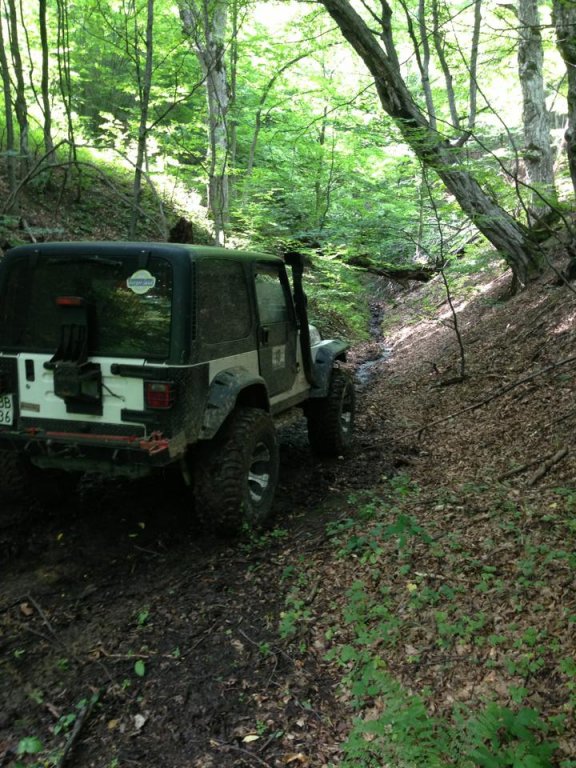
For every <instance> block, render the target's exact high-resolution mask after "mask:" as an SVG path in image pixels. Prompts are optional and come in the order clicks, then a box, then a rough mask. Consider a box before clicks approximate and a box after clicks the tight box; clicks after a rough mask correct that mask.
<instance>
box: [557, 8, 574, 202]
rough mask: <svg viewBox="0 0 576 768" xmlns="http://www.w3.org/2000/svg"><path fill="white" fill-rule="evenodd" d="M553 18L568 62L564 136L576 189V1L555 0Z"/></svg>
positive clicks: (565, 60) (560, 46) (562, 51)
mask: <svg viewBox="0 0 576 768" xmlns="http://www.w3.org/2000/svg"><path fill="white" fill-rule="evenodd" d="M553 20H554V26H555V27H556V40H557V43H558V49H559V51H560V53H561V55H562V58H563V59H564V62H565V63H566V71H567V77H568V127H567V129H566V133H565V134H564V137H565V139H566V154H567V155H568V165H569V168H570V176H571V178H572V185H573V186H574V190H575V191H576V3H574V2H572V0H554V2H553Z"/></svg>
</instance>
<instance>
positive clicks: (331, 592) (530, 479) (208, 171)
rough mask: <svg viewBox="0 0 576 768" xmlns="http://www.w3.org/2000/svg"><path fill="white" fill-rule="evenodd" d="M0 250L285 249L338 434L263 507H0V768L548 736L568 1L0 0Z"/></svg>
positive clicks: (342, 760) (104, 500)
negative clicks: (226, 522) (345, 452)
mask: <svg viewBox="0 0 576 768" xmlns="http://www.w3.org/2000/svg"><path fill="white" fill-rule="evenodd" d="M1 10H2V13H1V17H0V71H1V73H2V85H3V94H2V99H1V100H0V130H1V133H0V249H1V251H0V253H2V254H3V253H4V252H6V251H7V250H8V249H9V248H10V247H12V246H14V245H17V244H21V243H29V242H33V243H34V242H42V241H51V240H126V241H151V240H153V241H172V242H174V241H176V242H187V243H193V244H207V245H220V246H225V247H230V248H240V249H249V250H255V251H262V252H266V253H272V254H276V255H279V256H286V255H287V254H290V253H293V252H296V253H299V254H303V256H304V257H305V260H306V264H307V269H306V290H307V293H308V298H309V311H310V314H311V316H312V319H313V321H314V323H315V325H317V326H318V327H319V329H320V331H321V332H322V333H323V334H332V335H340V336H345V337H347V338H348V339H349V340H350V343H351V351H350V354H349V358H348V363H347V365H348V367H349V368H350V372H351V374H352V375H353V376H354V378H355V381H356V387H357V399H358V406H357V407H358V414H357V425H356V437H355V447H354V450H353V452H352V455H350V456H349V457H343V458H338V459H335V460H333V461H332V462H324V463H322V462H319V461H317V460H316V459H314V458H311V457H310V455H309V453H308V449H307V447H306V444H305V442H303V441H302V438H301V429H300V428H299V426H298V425H295V426H289V427H287V428H286V434H285V435H284V437H283V439H282V440H283V441H282V446H281V456H282V474H281V479H280V492H279V497H278V500H277V502H276V511H275V516H274V525H273V526H272V527H270V528H269V529H266V530H264V531H259V532H256V531H255V532H251V533H249V534H247V535H246V537H244V539H242V540H240V541H237V542H226V541H218V540H214V539H212V538H210V537H209V536H208V537H207V536H204V535H203V534H202V532H201V531H199V530H198V529H197V528H195V527H194V521H193V520H191V519H189V516H188V515H187V514H182V510H183V509H185V508H186V505H187V502H186V500H185V499H184V498H183V497H182V494H181V491H180V490H178V489H175V488H167V487H166V486H165V485H164V484H162V483H159V484H154V483H147V482H145V481H142V482H139V483H136V482H134V483H128V482H124V481H118V482H114V483H108V484H106V483H104V482H103V481H101V480H100V479H98V478H88V479H87V481H86V482H84V483H83V485H82V486H81V487H80V489H79V491H78V494H77V495H76V497H75V499H73V500H71V501H70V502H67V503H66V504H64V505H62V507H61V508H58V509H49V510H47V509H43V508H41V507H40V506H38V505H37V504H33V503H31V504H29V505H27V506H24V507H10V508H8V507H4V508H2V509H0V585H1V586H0V765H5V766H10V768H24V766H33V767H34V768H40V766H42V767H43V768H62V767H63V766H65V765H66V766H72V765H77V766H97V767H98V768H129V767H130V766H133V765H140V766H145V767H146V768H152V766H154V768H157V767H158V766H170V767H172V766H173V767H174V768H179V767H180V766H181V767H182V768H184V767H186V768H210V767H211V766H214V767H215V768H216V766H218V768H239V767H241V766H245V767H246V768H256V767H257V766H264V768H272V767H274V768H276V767H280V766H292V767H293V768H337V767H341V768H369V767H371V766H373V767H374V768H384V767H385V766H390V767H392V766H394V768H418V767H419V766H422V768H430V767H432V768H433V767H437V768H448V766H455V767H456V768H476V767H478V768H506V767H507V766H513V767H514V768H556V767H558V768H573V767H574V766H576V736H575V734H576V714H575V707H576V641H575V639H574V625H575V623H576V602H575V599H574V586H575V584H574V570H575V567H576V547H575V546H574V533H575V531H576V516H575V515H576V490H575V486H574V482H575V473H576V456H575V455H573V454H574V426H575V425H574V421H575V420H576V411H575V409H574V401H573V395H574V386H575V384H576V379H575V374H574V364H575V362H576V345H575V343H574V317H575V309H574V307H575V305H574V283H573V280H574V278H576V216H575V213H576V211H575V204H574V195H575V191H576V3H575V2H574V0H513V1H512V2H498V1H497V0H450V1H449V0H379V2H373V1H372V0H353V2H350V1H349V0H269V1H267V2H257V1H256V0H172V1H171V2H167V0H74V1H73V2H71V1H69V0H38V2H37V3H36V2H35V3H33V2H27V0H1Z"/></svg>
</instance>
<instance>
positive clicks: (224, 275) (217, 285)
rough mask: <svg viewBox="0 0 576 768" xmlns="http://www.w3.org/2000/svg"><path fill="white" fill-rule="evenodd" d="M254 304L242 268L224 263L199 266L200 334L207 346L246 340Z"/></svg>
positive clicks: (232, 262) (214, 262)
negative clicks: (251, 307) (251, 309)
mask: <svg viewBox="0 0 576 768" xmlns="http://www.w3.org/2000/svg"><path fill="white" fill-rule="evenodd" d="M250 326H251V320H250V301H249V298H248V290H247V286H246V279H245V276H244V270H243V268H242V264H240V263H238V262H236V261H227V260H225V259H220V260H216V261H201V262H199V264H198V331H199V337H200V340H201V341H203V342H204V343H206V344H218V343H220V342H225V341H236V340H238V339H244V338H245V337H246V336H248V335H249V333H250Z"/></svg>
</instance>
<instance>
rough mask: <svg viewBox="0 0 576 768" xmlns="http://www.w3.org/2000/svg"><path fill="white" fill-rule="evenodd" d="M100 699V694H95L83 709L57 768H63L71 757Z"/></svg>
mask: <svg viewBox="0 0 576 768" xmlns="http://www.w3.org/2000/svg"><path fill="white" fill-rule="evenodd" d="M99 698H100V696H99V694H97V693H95V694H93V695H92V696H91V697H90V700H89V701H88V702H87V703H86V706H85V707H83V708H82V711H81V712H80V714H79V715H78V717H77V718H76V721H75V723H74V728H73V729H72V732H71V733H70V736H69V737H68V740H67V741H66V744H65V746H64V749H63V750H62V754H61V755H60V759H59V760H58V762H57V763H56V768H63V766H64V763H65V762H66V760H67V758H68V756H69V755H70V752H71V751H72V749H73V748H74V746H75V745H76V743H77V742H78V739H79V738H80V733H81V731H82V728H84V726H85V725H86V722H87V720H88V718H89V717H90V715H91V714H92V710H93V709H94V706H95V704H96V703H97V702H98V700H99Z"/></svg>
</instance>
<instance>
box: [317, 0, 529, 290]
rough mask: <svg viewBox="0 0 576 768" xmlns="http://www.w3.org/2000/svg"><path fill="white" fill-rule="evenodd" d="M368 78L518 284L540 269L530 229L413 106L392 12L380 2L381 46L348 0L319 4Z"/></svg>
mask: <svg viewBox="0 0 576 768" xmlns="http://www.w3.org/2000/svg"><path fill="white" fill-rule="evenodd" d="M320 2H321V3H322V4H323V5H324V6H325V8H326V9H327V11H328V12H329V14H330V15H331V16H332V18H333V19H334V20H335V21H336V23H337V24H338V26H339V28H340V31H341V32H342V34H343V36H344V37H345V38H346V40H348V42H349V43H350V44H351V45H352V47H353V48H354V49H355V51H356V52H357V53H358V55H359V56H360V57H361V59H362V60H363V61H364V64H365V65H366V67H367V68H368V70H369V71H370V73H371V74H372V76H373V78H374V83H375V86H376V91H377V93H378V97H379V99H380V103H381V104H382V107H383V109H384V110H385V111H386V112H387V113H388V114H389V115H390V116H391V117H392V119H393V120H394V121H395V123H396V125H397V126H398V128H399V130H400V132H401V134H402V135H403V137H404V139H405V141H406V143H407V144H408V145H409V146H410V147H411V148H412V150H413V151H414V153H415V154H416V155H417V156H418V158H419V159H420V160H421V161H422V162H423V163H424V165H425V166H426V167H427V168H430V169H432V170H434V171H435V172H436V174H437V175H438V176H439V178H440V179H441V180H442V181H443V183H444V185H445V186H446V188H447V189H448V190H449V191H450V192H451V193H452V194H453V195H454V197H455V199H456V201H457V202H458V204H459V205H460V207H461V208H462V210H463V211H464V213H465V214H466V215H467V216H468V217H469V218H470V219H471V221H472V222H473V223H474V224H475V226H476V227H477V228H478V229H479V230H480V231H481V232H482V233H483V234H484V235H485V237H486V238H487V239H488V240H489V241H490V242H491V243H492V245H494V246H495V248H497V249H498V250H499V251H500V253H501V254H502V256H503V257H504V259H505V260H506V262H507V263H508V265H509V266H510V267H511V269H512V271H513V274H514V277H515V280H516V284H517V285H520V286H523V285H525V284H526V283H527V282H529V281H530V280H532V279H534V278H535V277H536V276H537V275H538V274H540V273H541V271H542V269H543V263H542V255H541V250H540V248H539V246H538V244H537V243H536V242H535V240H534V239H533V238H532V237H531V234H530V231H529V230H528V228H527V227H525V226H524V225H523V224H521V223H520V222H518V221H516V220H515V219H514V218H513V217H512V216H511V215H510V214H509V213H508V212H507V211H506V210H505V209H503V208H502V206H501V205H499V204H498V202H497V201H496V200H495V199H494V198H493V197H492V196H491V195H490V194H489V193H488V192H487V191H486V190H484V189H483V188H482V186H481V185H480V183H479V182H478V180H477V179H476V178H475V177H474V175H473V174H472V173H470V172H469V171H466V170H464V168H463V167H462V166H463V160H464V156H463V154H462V151H461V146H459V144H458V142H456V143H450V141H448V140H447V139H446V138H445V137H444V136H442V135H441V134H440V133H438V132H437V131H435V130H434V129H433V128H432V127H431V125H430V123H429V121H428V120H427V118H426V116H425V115H424V114H423V112H422V110H421V109H420V107H419V106H418V105H417V104H416V102H415V100H414V98H413V97H412V95H411V93H410V91H409V89H408V87H407V85H406V83H405V82H404V80H403V78H402V75H401V73H400V70H399V67H398V55H397V53H396V50H395V47H394V41H393V37H392V28H391V17H392V11H391V9H390V7H389V5H388V3H387V2H386V0H382V3H381V5H382V8H383V9H384V10H383V13H382V18H381V19H380V21H381V29H382V32H381V37H382V39H383V40H384V45H382V44H381V43H380V42H379V40H378V38H377V37H376V35H375V34H374V33H373V31H372V30H371V29H370V27H369V26H368V24H367V23H366V22H365V21H364V19H363V18H362V17H361V16H360V15H359V14H358V13H357V12H356V11H355V10H354V8H353V7H352V6H351V4H350V3H349V2H348V0H320Z"/></svg>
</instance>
